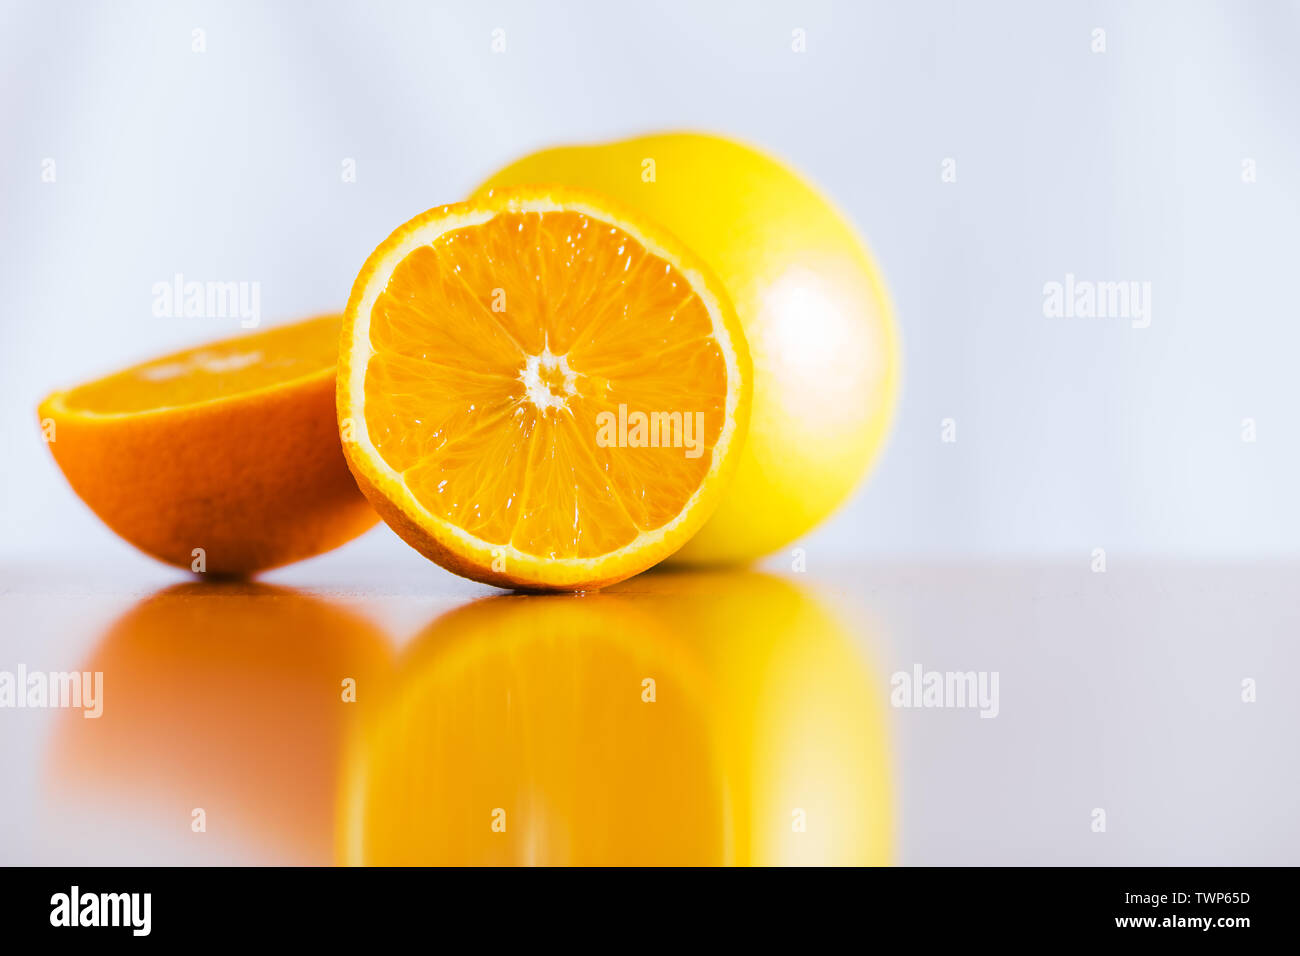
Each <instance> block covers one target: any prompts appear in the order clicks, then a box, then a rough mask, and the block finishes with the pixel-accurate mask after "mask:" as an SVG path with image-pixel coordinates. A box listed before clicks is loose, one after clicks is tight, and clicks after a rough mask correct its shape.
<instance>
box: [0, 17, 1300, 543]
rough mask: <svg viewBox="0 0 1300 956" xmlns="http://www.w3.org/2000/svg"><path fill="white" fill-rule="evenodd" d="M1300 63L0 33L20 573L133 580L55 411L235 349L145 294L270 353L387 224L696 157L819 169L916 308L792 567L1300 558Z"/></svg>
mask: <svg viewBox="0 0 1300 956" xmlns="http://www.w3.org/2000/svg"><path fill="white" fill-rule="evenodd" d="M497 27H500V28H503V29H504V30H505V36H506V43H507V49H506V52H505V53H503V54H493V53H492V51H491V34H492V30H493V29H494V28H497ZM1096 27H1101V28H1104V29H1105V31H1106V47H1107V48H1106V52H1105V53H1102V54H1095V53H1093V52H1091V49H1090V46H1091V43H1092V31H1093V29H1094V28H1096ZM195 28H202V29H203V30H205V31H206V45H207V50H206V52H204V53H201V54H200V53H194V52H192V51H191V43H192V32H191V31H192V30H193V29H195ZM795 28H802V29H804V30H805V31H806V34H807V51H806V52H805V53H803V54H796V53H794V52H792V50H791V31H792V30H793V29H795ZM1298 44H1300V5H1297V4H1296V3H1284V2H1251V3H1231V4H1230V3H1207V2H1181V3H1173V2H1170V3H1157V2H1144V3H1103V2H1088V3H1070V4H1063V3H1050V4H1045V3H1030V2H1026V3H980V4H977V3H960V2H955V0H952V2H932V3H914V2H909V3H901V2H899V3H892V4H883V3H881V4H867V3H860V4H859V3H847V2H844V3H837V4H831V3H824V2H823V3H816V2H807V0H800V2H789V3H758V2H734V3H724V2H712V3H709V2H699V0H695V2H665V0H656V2H654V3H644V4H642V3H637V4H624V3H611V2H592V3H574V2H567V3H563V4H546V3H540V2H539V3H523V2H520V3H473V4H470V3H464V4H450V3H447V4H441V3H440V4H424V3H391V2H390V3H276V4H270V3H265V4H253V3H161V2H157V3H126V2H115V3H111V4H110V3H101V4H92V3H85V4H78V3H61V2H48V3H47V2H41V3H25V4H15V3H12V2H9V0H4V2H2V3H0V69H2V70H3V77H4V78H3V82H0V442H2V444H0V447H2V448H3V453H4V466H3V468H0V483H2V484H0V552H3V553H4V554H6V555H9V556H10V557H13V556H15V555H25V556H31V555H38V554H39V555H60V554H66V553H68V552H70V551H71V552H76V553H77V554H78V555H79V556H82V557H85V556H91V557H94V558H99V557H101V556H102V557H104V558H106V559H110V560H126V561H130V560H140V561H144V560H145V559H143V558H138V559H137V558H134V557H132V556H131V554H132V553H131V552H129V549H127V548H126V547H125V546H124V545H123V544H122V543H121V542H120V541H118V540H117V539H115V538H114V537H113V536H112V535H111V533H110V532H108V531H107V530H106V529H104V528H103V527H102V525H100V524H99V522H98V521H97V520H96V519H95V518H94V517H93V516H92V515H91V514H90V513H89V511H88V510H87V509H85V508H84V506H82V505H81V504H80V503H79V502H78V501H77V500H76V499H75V497H74V496H73V495H72V493H71V492H70V491H69V490H68V488H67V486H66V484H65V483H64V482H63V480H62V477H61V476H60V475H59V474H58V472H57V470H56V468H55V466H54V464H53V462H52V459H51V458H50V456H49V455H48V453H47V450H46V449H45V447H44V446H43V443H42V442H41V440H40V435H39V432H38V430H37V427H36V421H35V406H36V404H37V402H38V401H39V400H40V398H41V397H42V396H43V395H44V394H45V393H46V392H48V391H50V390H52V389H54V388H58V387H64V386H66V385H69V384H73V383H76V382H78V381H80V380H83V379H85V378H88V377H91V376H95V375H97V374H100V373H102V372H106V371H110V370H113V369H114V368H116V367H118V366H121V365H124V364H128V363H132V362H135V361H138V360H140V359H143V358H146V357H149V356H151V355H153V354H156V353H159V352H162V351H165V350H167V349H170V348H173V347H178V346H181V345H186V344H191V343H196V342H199V341H203V340H205V339H209V338H216V337H222V336H225V335H227V334H231V333H234V332H236V331H238V328H237V323H236V322H235V321H233V320H216V319H203V320H198V319H162V318H155V317H153V316H152V314H151V302H152V295H151V287H152V285H153V284H154V283H155V282H158V281H165V280H168V279H170V277H171V276H173V275H174V274H175V273H177V272H181V273H183V274H185V275H186V276H187V277H189V278H193V279H201V280H246V281H258V282H260V283H261V286H262V310H263V316H264V322H271V321H278V320H287V319H292V318H296V317H300V316H304V315H306V314H309V313H313V312H318V311H323V310H337V309H339V308H341V307H342V305H343V303H344V302H345V301H346V297H347V293H348V290H349V288H350V286H351V283H352V280H353V278H354V277H355V274H356V271H357V269H358V268H359V266H360V264H361V262H362V261H363V260H364V258H365V256H366V255H367V253H368V252H369V251H370V250H371V249H372V248H373V247H374V246H375V245H376V244H377V243H378V242H379V241H380V240H381V239H382V238H383V237H384V236H386V235H387V234H388V232H389V231H390V230H391V229H392V228H393V227H395V226H396V225H398V224H399V223H401V222H403V221H405V220H406V219H408V218H410V217H411V216H412V215H414V214H415V213H417V212H419V211H421V210H423V209H425V208H427V207H429V206H432V205H435V204H439V203H443V202H447V201H451V200H455V199H458V198H461V197H463V196H464V195H465V193H466V192H467V191H468V190H469V189H470V188H471V187H472V186H473V185H475V184H476V183H477V182H478V181H479V180H480V179H481V178H483V177H484V176H485V175H486V174H487V173H488V172H490V171H491V170H492V169H493V168H495V167H496V166H498V165H500V164H503V163H504V162H506V161H508V160H510V159H511V158H513V157H515V156H516V155H518V154H520V153H523V152H527V151H529V150H532V149H535V148H538V147H541V146H544V145H550V144H555V143H564V142H570V141H581V140H592V139H596V140H598V139H603V138H611V137H616V136H620V135H625V134H633V133H637V132H643V131H649V130H655V129H662V128H673V127H684V128H697V129H706V130H715V131H720V132H724V133H731V134H735V135H738V136H740V137H742V138H744V139H747V140H750V141H753V142H756V143H758V144H761V145H763V146H765V147H766V148H768V149H770V150H771V151H773V152H775V153H776V154H778V155H780V156H782V157H784V158H786V159H787V160H789V161H790V162H792V163H793V164H794V165H795V166H797V167H799V168H800V169H802V170H803V171H805V172H806V173H807V174H808V175H809V176H810V177H811V178H813V179H814V180H815V181H816V182H818V183H819V184H820V185H821V186H822V187H823V188H824V189H825V190H826V191H827V192H828V193H829V194H830V195H831V196H833V197H834V198H835V199H836V200H837V202H838V203H840V204H841V206H842V207H843V209H844V210H845V211H846V212H847V214H848V215H849V216H850V217H851V218H852V219H853V220H854V221H855V222H856V223H857V224H858V225H859V226H860V227H861V229H862V230H863V232H864V234H865V235H866V236H867V237H868V239H869V241H870V243H871V244H872V246H873V248H874V249H875V252H876V254H877V256H878V258H879V260H880V262H881V263H882V266H883V269H884V272H885V275H886V278H887V280H888V283H889V285H890V287H891V291H892V293H893V296H894V299H895V302H896V305H897V308H898V314H899V321H900V323H901V328H902V333H903V342H904V352H905V355H904V358H905V367H904V383H903V387H904V392H903V398H902V403H901V409H900V414H899V417H898V420H897V423H896V426H895V429H894V433H893V435H892V438H891V441H890V444H889V446H888V448H887V451H886V453H885V455H884V457H883V459H882V460H881V462H880V465H879V467H878V468H877V470H876V471H875V473H874V475H873V477H872V479H871V481H870V482H869V483H868V484H867V485H865V486H864V488H863V489H862V491H861V492H860V493H859V494H858V496H857V497H856V498H855V499H854V500H853V501H852V502H851V503H850V505H849V506H848V507H847V508H846V509H845V510H843V511H842V512H840V513H839V514H838V515H837V516H836V518H834V519H833V520H832V521H830V522H828V523H827V524H826V525H824V526H823V527H822V528H821V529H820V530H819V531H818V532H816V533H815V534H814V535H812V536H810V538H809V539H808V540H807V542H805V543H806V545H807V547H808V548H809V555H810V557H816V556H818V555H835V556H837V557H851V556H864V557H881V556H889V555H910V556H922V557H934V556H938V557H943V556H948V555H956V556H962V555H967V556H969V555H993V556H1016V555H1029V556H1033V555H1052V556H1071V555H1073V556H1082V557H1081V558H1080V559H1081V560H1084V561H1086V560H1087V555H1088V553H1089V552H1090V551H1091V549H1092V548H1093V547H1105V548H1106V549H1107V552H1108V555H1109V560H1110V562H1111V563H1112V565H1114V564H1115V562H1116V560H1120V561H1123V560H1125V559H1126V556H1188V557H1197V558H1205V557H1221V558H1227V559H1235V558H1244V557H1250V556H1276V555H1288V554H1290V555H1293V554H1295V553H1296V552H1297V550H1300V501H1298V496H1297V487H1298V486H1300V457H1298V456H1297V453H1296V447H1297V438H1298V437H1300V422H1298V420H1297V413H1298V412H1300V384H1298V383H1297V377H1296V374H1295V365H1296V360H1297V355H1300V328H1298V325H1297V320H1298V319H1300V315H1298V314H1297V305H1296V298H1295V294H1294V293H1295V288H1296V281H1297V275H1300V269H1297V262H1300V227H1298V225H1297V222H1298V219H1297V213H1298V211H1300V201H1298V200H1300V142H1298V139H1300V138H1298V137H1297V131H1298V128H1300V106H1298V105H1297V104H1298V102H1300V96H1298V94H1300V57H1298V56H1297V55H1296V50H1297V46H1298ZM345 157H351V158H354V159H355V160H356V164H357V176H358V179H357V182H356V183H354V184H346V183H343V182H342V181H341V177H340V170H341V163H342V161H343V159H344V158H345ZM945 157H952V158H954V159H955V160H956V161H957V174H958V181H957V182H956V183H943V182H941V180H940V165H941V162H942V160H943V159H944V158H945ZM46 158H53V159H54V160H55V161H56V163H57V177H58V178H57V182H56V183H53V184H44V183H42V182H41V178H40V176H41V169H42V160H44V159H46ZM1246 158H1250V159H1253V160H1255V162H1256V168H1257V171H1258V182H1256V183H1254V184H1244V183H1243V182H1242V177H1241V171H1242V161H1243V159H1246ZM1067 272H1071V273H1074V274H1075V275H1077V276H1078V277H1080V278H1084V279H1094V280H1138V281H1149V282H1151V284H1152V300H1153V301H1152V305H1153V320H1152V324H1151V327H1150V328H1148V329H1144V330H1139V329H1133V328H1131V327H1129V323H1127V322H1125V321H1123V320H1119V319H1107V320H1102V319H1092V320H1087V319H1047V318H1044V316H1043V310H1042V288H1043V284H1044V283H1045V282H1049V281H1053V280H1056V281H1060V280H1062V279H1063V278H1064V276H1065V274H1066V273H1067ZM947 417H951V418H954V419H955V420H956V421H957V427H958V441H957V443H956V444H944V443H942V442H941V441H940V421H941V420H942V419H943V418H947ZM1247 417H1250V418H1254V419H1255V420H1256V423H1257V429H1258V441H1257V442H1255V443H1254V444H1248V443H1243V442H1242V441H1241V423H1242V419H1243V418H1247ZM351 547H352V548H353V549H358V548H359V549H361V550H360V553H361V554H368V553H369V554H375V555H378V554H383V555H390V554H391V555H392V556H394V557H395V556H396V555H398V554H401V555H407V554H409V555H410V557H411V559H412V560H416V561H421V560H422V559H419V558H418V556H415V555H414V553H413V552H408V551H407V549H406V548H405V546H404V545H402V544H401V543H400V542H399V541H398V540H397V539H396V538H395V537H394V536H392V535H391V534H389V533H388V532H387V531H377V532H373V533H372V534H371V535H369V536H367V537H366V538H365V539H363V541H361V542H358V543H357V544H355V545H353V546H351ZM353 553H356V552H355V551H354V552H353ZM322 560H324V559H322Z"/></svg>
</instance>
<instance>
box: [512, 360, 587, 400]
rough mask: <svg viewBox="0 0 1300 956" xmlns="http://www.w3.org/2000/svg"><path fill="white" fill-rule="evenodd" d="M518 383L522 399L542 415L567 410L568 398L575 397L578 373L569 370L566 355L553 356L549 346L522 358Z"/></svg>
mask: <svg viewBox="0 0 1300 956" xmlns="http://www.w3.org/2000/svg"><path fill="white" fill-rule="evenodd" d="M519 381H521V382H523V383H524V389H525V397H526V398H527V399H528V401H530V402H532V403H533V404H534V405H535V406H537V409H538V411H540V412H542V413H543V414H545V413H546V411H547V409H551V408H553V409H555V410H556V411H557V412H558V411H562V410H564V409H565V408H568V398H569V396H570V395H577V394H578V373H577V372H575V371H574V370H573V369H571V368H569V358H568V356H567V355H556V354H554V353H553V352H552V351H551V349H550V346H542V351H541V352H540V353H538V354H537V355H526V356H524V367H523V369H522V370H521V371H520V373H519Z"/></svg>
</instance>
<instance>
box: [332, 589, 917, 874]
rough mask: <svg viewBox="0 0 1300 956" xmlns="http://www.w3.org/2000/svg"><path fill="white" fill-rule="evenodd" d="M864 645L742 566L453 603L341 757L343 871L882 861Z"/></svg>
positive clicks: (798, 596)
mask: <svg viewBox="0 0 1300 956" xmlns="http://www.w3.org/2000/svg"><path fill="white" fill-rule="evenodd" d="M863 643H864V642H861V641H855V640H853V638H852V637H851V636H850V635H849V634H848V633H847V632H846V630H845V628H844V627H843V625H842V624H841V623H840V622H839V621H838V620H837V619H836V618H835V617H834V616H833V615H832V614H831V613H830V612H828V611H827V609H826V608H825V607H823V606H822V605H821V604H820V603H819V602H818V601H817V600H816V599H815V598H813V597H812V596H811V595H810V594H809V593H807V592H806V591H804V590H803V589H801V588H799V587H797V586H795V585H794V584H793V583H791V582H790V581H788V580H786V579H782V578H777V577H773V576H770V575H764V574H756V573H750V572H744V573H729V574H723V573H712V574H685V573H658V574H650V575H642V576H641V577H639V578H636V579H634V580H632V581H630V582H625V583H624V584H622V585H619V586H616V587H614V588H611V589H609V590H607V591H605V592H602V593H599V594H592V595H582V596H569V595H564V596H524V595H507V596H501V597H493V598H487V599H484V600H481V601H478V602H475V603H472V604H469V605H466V606H464V607H461V608H458V609H456V610H455V611H452V612H450V613H448V614H446V615H444V616H442V617H440V618H438V619H437V620H435V621H434V622H433V623H432V624H431V625H430V626H429V627H428V629H427V630H426V631H425V632H424V633H423V634H422V635H421V636H420V637H419V638H418V639H417V641H416V642H415V645H414V646H413V647H412V648H411V650H410V652H409V654H408V656H407V657H406V658H405V660H404V663H403V664H402V665H401V666H400V675H399V677H398V678H397V680H396V683H395V685H394V688H393V693H392V696H391V698H390V699H389V700H388V701H387V703H386V705H385V706H384V707H382V708H380V709H378V710H377V711H373V712H372V713H371V714H370V715H367V720H366V721H365V722H364V730H363V732H361V733H360V734H359V735H358V736H357V739H356V740H355V741H354V744H353V746H351V747H350V748H349V757H348V758H347V760H346V761H345V772H344V776H343V780H342V783H341V806H340V816H339V835H338V838H339V855H340V859H341V860H342V861H343V862H347V863H354V864H355V863H365V864H516V863H535V864H651V865H653V864H880V863H888V862H890V860H891V856H892V832H893V827H892V812H891V806H892V794H891V788H890V775H889V763H888V759H889V758H888V747H887V737H886V730H885V713H884V700H883V688H884V685H883V684H882V683H881V682H880V681H879V680H877V679H876V678H875V676H874V675H872V674H871V672H870V669H869V664H868V662H867V661H866V660H865V658H864V656H863V653H864V647H863ZM371 718H373V719H371Z"/></svg>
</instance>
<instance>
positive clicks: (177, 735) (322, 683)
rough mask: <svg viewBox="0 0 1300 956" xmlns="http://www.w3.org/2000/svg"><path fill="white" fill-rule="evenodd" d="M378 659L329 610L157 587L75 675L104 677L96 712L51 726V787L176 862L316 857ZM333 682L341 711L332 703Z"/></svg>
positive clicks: (275, 597) (253, 587)
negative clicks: (349, 690)
mask: <svg viewBox="0 0 1300 956" xmlns="http://www.w3.org/2000/svg"><path fill="white" fill-rule="evenodd" d="M391 663H392V652H391V649H390V646H389V643H388V641H387V639H386V638H385V637H384V635H383V634H382V633H380V631H378V630H377V629H376V628H375V627H374V626H373V625H372V624H370V623H369V622H367V621H366V620H364V619H363V618H361V617H358V616H357V615H355V614H352V613H350V612H348V611H345V610H342V609H340V608H338V607H335V606H334V605H332V604H330V603H329V602H326V601H322V600H318V599H316V598H314V597H310V596H307V595H304V594H301V593H299V592H296V591H293V590H290V589H287V588H281V587H272V586H268V585H263V584H249V583H219V582H218V583H204V584H197V583H196V584H181V585H176V586H174V587H170V588H167V589H166V590H164V591H160V592H158V593H157V594H154V595H152V596H150V597H149V598H146V599H145V600H143V601H142V602H140V603H139V604H137V605H136V606H135V607H134V608H132V609H131V610H130V611H128V612H127V613H126V614H125V615H123V616H122V617H121V618H120V619H119V620H118V621H116V622H115V623H114V624H113V625H112V627H111V628H110V629H109V631H108V633H107V634H106V636H105V638H104V640H103V641H102V643H101V644H100V645H99V646H98V647H97V648H96V650H95V652H94V654H93V657H92V659H91V660H89V661H87V662H86V663H85V664H84V665H83V666H82V669H83V670H88V671H102V672H103V674H104V712H103V715H102V716H101V717H100V718H99V719H97V720H85V719H82V717H81V714H80V712H75V714H74V715H73V716H69V717H68V718H67V719H64V720H62V721H61V723H60V725H59V729H58V733H57V737H56V741H55V746H54V754H53V766H52V777H53V782H54V785H55V788H56V793H57V794H58V795H59V796H62V797H64V798H69V797H71V798H72V799H73V800H74V801H75V805H76V808H77V809H78V810H79V811H80V812H81V813H90V814H92V815H93V813H94V812H95V811H100V812H106V813H108V814H109V816H110V817H111V818H112V819H115V820H118V821H121V822H123V823H129V824H130V825H131V827H132V828H133V830H135V831H139V830H141V828H142V827H143V829H144V832H145V833H146V835H147V836H149V837H152V838H155V839H156V840H157V843H158V845H159V847H160V851H161V852H164V853H171V852H172V851H174V849H175V848H176V847H177V846H180V847H187V848H188V850H187V851H184V852H182V853H181V857H182V858H183V859H190V860H193V859H198V860H203V861H208V862H211V861H240V862H277V863H303V864H312V863H328V862H330V860H331V859H332V856H333V852H332V842H333V833H334V816H335V802H334V801H335V795H336V793H337V787H336V781H337V778H338V773H339V759H340V755H341V753H342V750H343V746H344V739H345V736H346V734H347V732H348V728H349V726H350V725H351V724H352V722H353V721H355V720H356V719H357V717H358V716H359V713H360V711H361V710H363V709H364V707H365V705H366V704H367V702H369V701H378V700H379V699H381V698H382V694H383V692H382V687H383V685H384V682H385V680H386V678H387V676H388V671H389V668H390V667H391ZM349 678H351V679H352V680H353V681H355V682H356V687H357V693H356V697H357V703H348V702H345V701H344V699H343V694H344V688H343V682H344V681H345V680H346V679H349ZM70 713H71V712H70ZM195 808H202V810H203V811H204V815H205V818H206V831H205V832H203V833H193V831H192V819H193V818H192V812H193V810H194V809H195Z"/></svg>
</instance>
